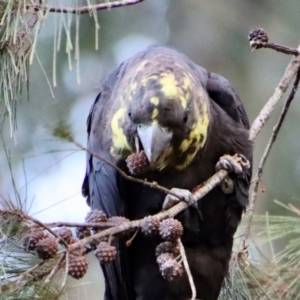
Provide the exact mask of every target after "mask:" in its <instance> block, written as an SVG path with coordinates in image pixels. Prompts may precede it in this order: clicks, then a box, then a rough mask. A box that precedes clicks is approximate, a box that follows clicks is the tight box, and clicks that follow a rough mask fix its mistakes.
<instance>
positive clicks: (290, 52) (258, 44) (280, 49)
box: [250, 41, 299, 55]
mask: <svg viewBox="0 0 300 300" xmlns="http://www.w3.org/2000/svg"><path fill="white" fill-rule="evenodd" d="M250 46H251V47H252V48H254V49H260V48H267V49H273V50H275V51H277V52H281V53H284V54H288V55H299V51H298V50H297V49H294V48H290V47H286V46H282V45H278V44H275V43H265V42H257V41H252V42H250Z"/></svg>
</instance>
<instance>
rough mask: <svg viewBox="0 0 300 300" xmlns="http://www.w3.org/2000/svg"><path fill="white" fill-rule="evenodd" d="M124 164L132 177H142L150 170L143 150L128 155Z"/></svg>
mask: <svg viewBox="0 0 300 300" xmlns="http://www.w3.org/2000/svg"><path fill="white" fill-rule="evenodd" d="M126 163H127V168H128V170H129V172H130V174H132V175H142V174H144V173H146V172H147V171H149V170H150V164H149V161H148V158H147V156H146V154H145V151H144V150H142V151H140V152H138V153H133V154H131V155H129V156H128V157H127V158H126Z"/></svg>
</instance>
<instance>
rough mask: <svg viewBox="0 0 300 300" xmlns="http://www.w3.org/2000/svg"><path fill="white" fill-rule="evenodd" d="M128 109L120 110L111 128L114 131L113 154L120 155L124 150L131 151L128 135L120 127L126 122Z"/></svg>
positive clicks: (114, 117)
mask: <svg viewBox="0 0 300 300" xmlns="http://www.w3.org/2000/svg"><path fill="white" fill-rule="evenodd" d="M125 111H126V109H125V108H124V107H123V108H119V109H118V110H117V112H116V113H115V114H114V116H113V118H112V120H111V123H110V126H111V130H112V147H111V149H110V152H111V154H115V155H120V153H122V152H123V151H124V150H128V151H131V148H130V146H129V144H128V141H127V138H126V135H125V134H124V131H123V129H122V127H121V126H120V121H124V118H125Z"/></svg>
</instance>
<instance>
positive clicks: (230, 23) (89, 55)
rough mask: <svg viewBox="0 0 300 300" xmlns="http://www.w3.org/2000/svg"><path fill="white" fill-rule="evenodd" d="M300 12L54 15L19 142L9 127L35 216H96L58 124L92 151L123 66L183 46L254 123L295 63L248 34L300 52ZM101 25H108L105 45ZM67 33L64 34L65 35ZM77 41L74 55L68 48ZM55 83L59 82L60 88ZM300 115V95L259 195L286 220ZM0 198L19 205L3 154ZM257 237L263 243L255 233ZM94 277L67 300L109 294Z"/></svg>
mask: <svg viewBox="0 0 300 300" xmlns="http://www.w3.org/2000/svg"><path fill="white" fill-rule="evenodd" d="M0 2H1V1H0ZM2 2H5V1H2ZM2 2H1V3H2ZM94 2H95V3H96V1H93V2H92V3H94ZM98 2H99V1H98ZM74 3H76V4H77V5H80V4H86V3H85V1H79V0H78V1H69V0H65V1H54V0H53V1H47V4H53V5H63V6H72V5H74ZM299 14H300V4H299V2H298V1H297V0H289V1H283V0H278V1H274V0H260V1H258V0H251V1H249V0H226V1H224V0H213V1H209V0H203V1H196V0H187V1H182V0H145V1H144V2H143V3H140V4H137V5H134V6H130V7H123V8H114V9H111V10H108V11H107V10H104V11H100V12H98V13H96V15H91V16H89V15H82V16H80V17H77V18H76V17H75V16H72V17H71V16H70V15H67V14H66V15H62V14H54V13H49V14H48V15H47V18H46V19H45V20H43V22H42V23H41V25H42V26H41V29H40V31H39V35H38V42H37V45H36V55H34V56H33V63H32V65H30V66H29V79H28V83H25V84H24V86H23V89H22V93H21V95H20V97H19V99H18V101H19V102H18V105H17V115H16V116H17V123H16V124H17V129H16V131H15V133H14V136H13V137H11V136H10V124H9V122H8V120H6V122H5V124H4V126H3V129H2V135H3V141H4V144H5V145H6V148H7V149H9V158H10V161H11V164H12V168H13V171H14V178H15V181H16V186H17V187H18V188H20V193H21V197H22V198H23V199H27V201H28V203H31V202H32V205H31V206H30V207H29V206H28V209H29V212H31V213H35V212H38V211H42V210H43V209H44V208H47V207H49V206H51V205H53V204H54V203H57V202H60V201H62V202H61V203H60V204H58V205H56V206H54V207H52V208H50V209H47V210H46V211H43V212H41V213H40V214H38V215H37V216H36V217H38V218H40V219H41V220H51V221H55V220H59V219H62V220H74V221H81V220H83V218H84V215H85V213H86V211H87V210H88V208H87V207H86V206H85V203H84V199H83V198H82V197H81V196H80V188H81V187H80V185H81V180H82V178H83V174H84V165H85V154H84V153H77V152H74V150H75V147H74V146H73V145H71V144H67V143H63V142H61V141H58V140H57V139H55V138H54V137H53V136H52V134H51V132H52V130H53V128H54V127H55V126H56V125H57V124H58V123H59V122H64V123H67V124H69V125H70V126H71V128H72V131H73V132H74V137H75V139H76V140H77V141H79V142H80V143H82V144H85V139H86V136H85V120H86V117H87V114H88V111H89V107H90V106H91V104H92V102H93V100H94V98H95V96H96V94H97V92H98V88H97V87H98V84H99V83H100V82H101V80H103V79H104V78H105V77H106V76H107V74H108V73H109V72H110V71H112V70H113V68H114V67H116V65H117V64H119V63H120V62H121V61H122V60H123V59H125V58H127V57H130V56H131V55H133V54H134V53H135V52H137V51H138V50H141V49H143V48H144V47H146V46H147V45H149V44H163V45H169V46H173V47H176V48H177V49H178V50H181V51H182V52H184V53H185V54H186V55H187V56H188V57H189V58H190V59H192V60H193V61H194V62H195V63H197V64H199V65H201V66H203V67H205V68H207V69H208V70H210V71H213V72H216V73H219V74H222V75H223V76H225V77H227V78H228V79H229V80H230V81H231V82H232V83H233V84H234V86H235V87H236V89H237V91H238V92H239V94H240V96H241V99H242V100H243V102H244V104H245V106H246V110H247V112H248V113H249V116H250V119H251V120H254V118H255V117H256V115H257V114H258V112H259V111H260V109H261V107H262V106H263V104H264V103H265V102H266V101H267V99H268V98H269V97H270V96H271V94H272V93H273V90H274V88H275V87H276V85H277V83H278V82H279V80H280V78H281V76H282V74H283V71H284V69H285V67H286V65H287V64H288V62H289V60H290V57H288V56H285V55H283V54H279V53H276V52H274V51H270V50H264V49H262V50H259V51H252V50H251V49H250V47H249V45H248V41H247V35H248V32H249V31H250V30H251V29H253V28H254V27H263V28H264V29H265V30H266V31H267V32H268V34H269V37H270V41H271V42H277V43H281V44H284V45H287V46H293V47H297V45H298V43H299V28H300V18H299ZM95 19H96V20H97V22H98V24H99V25H100V29H99V31H98V37H97V38H96V34H95V31H96V30H95ZM60 26H62V28H63V30H62V34H61V37H59V36H60V35H59V33H58V32H59V28H60ZM65 28H67V29H68V30H67V32H68V33H70V35H69V36H67V35H66V34H65ZM76 28H78V29H76ZM77 33H79V35H78V34H77ZM68 38H69V40H68ZM77 38H79V39H78V40H77ZM58 39H61V43H60V49H59V51H58V52H56V51H54V45H55V46H56V49H57V48H58V44H57V41H58ZM97 39H98V40H97ZM70 41H71V42H72V43H71V44H72V46H73V50H70ZM95 44H97V47H98V48H99V49H98V50H95ZM76 45H79V47H77V46H76ZM68 51H69V55H68V54H66V52H68ZM79 53H80V56H79V55H78V54H79ZM78 57H80V59H78ZM54 58H55V60H54ZM53 61H55V64H54V63H53ZM1 63H3V61H1ZM54 65H55V69H56V72H54V70H53V66H54ZM70 66H71V67H72V70H70ZM0 76H3V74H0ZM53 81H56V82H57V86H56V87H53ZM79 81H80V84H78V82H79ZM49 82H50V85H49ZM27 84H28V87H29V88H28V89H26V85H27ZM53 95H54V98H53ZM1 100H3V99H1ZM279 111H280V108H278V109H277V110H276V111H275V112H274V114H273V115H272V117H271V118H270V120H269V122H268V124H267V126H266V127H265V128H264V129H263V132H262V133H261V134H260V135H259V137H258V139H257V141H256V145H255V162H254V164H255V166H256V165H257V161H258V159H259V158H260V156H261V154H262V151H263V149H264V147H265V145H266V143H267V140H268V138H269V136H270V134H271V131H272V127H273V125H274V123H275V120H276V118H277V116H278V114H279ZM299 113H300V104H299V97H298V96H297V97H296V99H295V101H294V103H293V104H292V109H291V110H290V112H289V114H288V118H287V121H286V122H285V124H284V125H283V128H282V130H281V132H280V134H279V137H278V139H277V141H276V143H275V146H274V148H273V149H272V152H271V155H270V157H269V160H268V162H267V164H266V167H265V171H264V176H263V182H262V183H263V186H264V188H265V193H261V195H260V196H259V200H258V204H257V211H258V212H260V213H265V212H266V211H268V212H269V213H270V214H277V215H286V214H287V210H285V209H283V208H282V207H281V206H279V205H275V204H274V199H278V200H280V201H281V202H283V203H286V204H287V203H293V204H294V205H295V206H297V205H298V204H299V194H300V193H299V191H300V185H299V177H300V160H299V155H298V153H299V152H300V143H299V139H298V128H299V117H298V116H299ZM25 187H26V188H25ZM0 195H1V197H3V199H7V198H8V197H11V198H13V189H12V184H11V179H10V175H9V172H8V167H7V157H6V155H5V153H4V150H2V146H1V147H0ZM63 200H64V201H63ZM0 201H1V199H0ZM263 226H265V223H263ZM286 230H288V228H287V229H286ZM252 237H256V233H255V232H253V234H252ZM280 237H282V235H281V236H280ZM286 242H287V240H286V239H279V240H276V241H275V242H274V244H272V247H274V249H275V250H274V251H275V252H276V251H282V249H284V247H285V245H286ZM252 249H253V253H254V256H256V254H257V252H256V250H255V247H254V245H253V244H252V245H251V246H250V251H251V250H252ZM259 251H262V252H263V253H264V255H266V256H267V257H270V256H271V254H272V253H271V252H272V251H271V250H270V247H269V246H265V247H264V246H262V247H260V250H259ZM89 276H90V277H87V279H85V280H84V282H85V283H88V282H93V284H85V285H84V287H83V288H81V289H79V288H78V289H75V288H74V286H72V284H73V282H71V285H70V294H69V296H67V297H70V299H74V297H77V298H79V299H88V298H92V297H93V293H95V297H96V295H99V293H100V292H101V287H100V286H99V284H98V282H97V280H95V278H96V277H98V276H99V277H100V271H99V269H98V266H97V265H96V263H94V264H92V267H91V270H90V275H89ZM95 282H96V283H95ZM74 285H76V286H78V283H77V282H76V283H75V282H74ZM79 286H80V284H79ZM258 299H259V298H258Z"/></svg>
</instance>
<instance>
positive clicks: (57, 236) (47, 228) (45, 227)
mask: <svg viewBox="0 0 300 300" xmlns="http://www.w3.org/2000/svg"><path fill="white" fill-rule="evenodd" d="M28 218H29V219H30V220H31V221H32V222H34V223H36V224H37V225H39V226H40V227H42V228H44V229H45V230H47V231H48V232H49V233H51V234H52V235H53V236H55V237H56V238H57V239H58V240H59V241H60V242H61V243H62V244H63V245H64V246H65V248H66V249H68V244H67V243H66V241H65V240H64V239H63V238H61V237H60V236H59V235H58V234H56V233H55V232H54V231H53V230H52V229H51V228H49V227H48V226H46V225H45V224H44V223H43V222H40V221H39V220H37V219H35V218H33V217H29V216H28Z"/></svg>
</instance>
